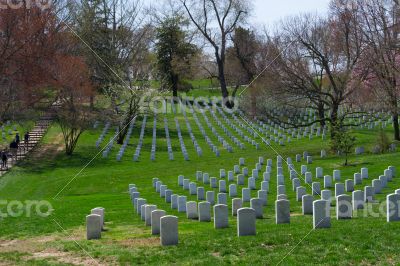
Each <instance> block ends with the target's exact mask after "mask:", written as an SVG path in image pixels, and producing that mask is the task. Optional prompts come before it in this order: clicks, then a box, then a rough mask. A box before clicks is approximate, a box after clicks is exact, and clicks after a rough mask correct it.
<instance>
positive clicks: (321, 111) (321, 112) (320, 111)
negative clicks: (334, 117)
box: [318, 103, 326, 128]
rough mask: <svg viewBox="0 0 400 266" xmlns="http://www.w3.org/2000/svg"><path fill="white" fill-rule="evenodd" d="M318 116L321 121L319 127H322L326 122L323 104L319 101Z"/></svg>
mask: <svg viewBox="0 0 400 266" xmlns="http://www.w3.org/2000/svg"><path fill="white" fill-rule="evenodd" d="M318 118H319V120H320V121H321V122H320V124H321V128H324V127H325V125H326V123H325V109H324V104H323V103H320V104H318Z"/></svg>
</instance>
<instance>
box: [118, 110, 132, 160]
mask: <svg viewBox="0 0 400 266" xmlns="http://www.w3.org/2000/svg"><path fill="white" fill-rule="evenodd" d="M135 123H136V117H135V118H133V119H132V121H131V122H130V123H129V128H128V131H127V132H126V136H125V139H124V143H123V144H122V145H121V148H120V150H119V152H118V154H117V161H121V159H122V157H123V156H124V153H125V150H126V148H127V147H128V144H129V141H130V139H131V136H132V131H133V128H134V126H135Z"/></svg>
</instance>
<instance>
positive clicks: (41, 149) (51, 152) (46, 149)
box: [31, 133, 64, 159]
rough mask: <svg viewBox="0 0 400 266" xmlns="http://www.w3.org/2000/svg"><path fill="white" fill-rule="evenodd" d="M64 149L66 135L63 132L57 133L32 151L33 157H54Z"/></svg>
mask: <svg viewBox="0 0 400 266" xmlns="http://www.w3.org/2000/svg"><path fill="white" fill-rule="evenodd" d="M63 150H64V137H63V135H62V133H59V134H57V135H56V136H55V137H53V138H52V139H51V140H50V141H49V142H48V143H46V144H40V145H38V146H37V147H36V148H35V149H34V150H33V151H32V153H31V157H32V158H33V159H40V158H43V157H45V156H46V157H50V158H54V157H55V156H56V155H57V154H58V153H59V152H60V151H63Z"/></svg>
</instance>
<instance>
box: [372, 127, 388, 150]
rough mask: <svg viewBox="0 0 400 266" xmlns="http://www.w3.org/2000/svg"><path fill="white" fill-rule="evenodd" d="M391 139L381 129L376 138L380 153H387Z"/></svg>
mask: <svg viewBox="0 0 400 266" xmlns="http://www.w3.org/2000/svg"><path fill="white" fill-rule="evenodd" d="M390 144H391V143H390V140H389V138H388V136H387V135H386V133H385V131H383V130H382V129H381V130H380V131H379V134H378V137H377V138H376V148H375V149H376V151H378V152H379V153H385V152H387V151H389V149H390Z"/></svg>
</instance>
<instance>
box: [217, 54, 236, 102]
mask: <svg viewBox="0 0 400 266" xmlns="http://www.w3.org/2000/svg"><path fill="white" fill-rule="evenodd" d="M217 65H218V79H219V84H220V86H221V94H222V98H223V99H222V100H223V102H224V103H225V105H226V107H227V108H229V109H231V108H233V102H231V101H229V98H228V97H229V91H228V88H227V86H226V79H225V66H224V63H223V61H222V60H221V59H219V58H217Z"/></svg>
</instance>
